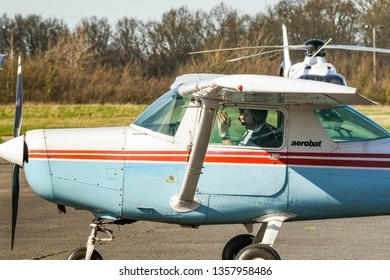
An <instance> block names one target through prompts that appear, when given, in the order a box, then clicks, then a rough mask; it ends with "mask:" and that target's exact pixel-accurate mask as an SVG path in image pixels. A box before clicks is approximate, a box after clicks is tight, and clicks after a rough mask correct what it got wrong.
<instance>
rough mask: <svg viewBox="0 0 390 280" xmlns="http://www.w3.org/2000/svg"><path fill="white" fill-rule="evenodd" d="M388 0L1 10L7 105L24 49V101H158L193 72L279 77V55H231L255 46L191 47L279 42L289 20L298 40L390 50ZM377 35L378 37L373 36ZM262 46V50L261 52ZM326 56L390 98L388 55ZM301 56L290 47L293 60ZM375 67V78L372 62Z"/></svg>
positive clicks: (380, 97)
mask: <svg viewBox="0 0 390 280" xmlns="http://www.w3.org/2000/svg"><path fill="white" fill-rule="evenodd" d="M389 14H390V0H340V1H332V0H292V1H280V2H279V3H278V4H277V5H275V6H273V7H270V8H269V9H268V10H267V11H266V12H261V13H257V14H256V15H254V16H249V15H247V14H239V13H238V12H237V11H236V10H234V9H232V8H229V7H228V6H226V5H225V4H223V3H221V4H219V5H217V6H215V7H214V8H213V9H211V10H210V11H203V10H197V11H191V10H189V9H188V8H186V7H181V8H178V9H172V10H170V11H168V12H166V13H164V14H163V15H162V17H161V19H160V20H154V21H141V20H138V19H136V18H129V17H123V18H120V19H118V20H117V21H116V23H115V24H114V25H110V24H109V22H108V19H107V18H104V17H100V18H98V17H96V16H92V17H89V18H82V19H81V20H80V22H79V23H78V24H77V25H76V26H75V27H74V28H73V29H70V28H69V27H68V26H67V25H66V23H64V22H63V21H62V20H59V19H56V18H43V17H42V16H39V15H34V14H32V15H28V16H22V15H16V16H15V17H13V18H9V17H8V16H7V14H3V15H2V17H1V18H0V27H1V29H0V53H3V54H6V55H7V57H6V63H5V65H4V69H3V70H2V71H0V103H10V102H13V101H14V91H15V79H16V67H17V66H16V64H17V62H16V60H17V59H16V57H17V56H18V55H21V56H22V59H23V87H24V93H25V99H26V100H28V101H32V102H55V103H150V102H151V101H152V100H154V99H155V98H157V97H158V96H160V95H161V94H162V93H163V92H164V91H165V90H166V89H168V88H169V85H170V84H171V83H172V82H173V80H174V78H175V76H177V75H181V74H186V73H194V72H197V73H205V72H206V73H225V74H230V73H258V74H267V75H278V73H279V66H280V63H281V60H282V56H281V54H274V55H265V56H261V57H258V58H253V59H248V60H243V61H239V62H235V63H227V62H226V60H227V59H229V58H232V57H237V56H240V55H247V54H250V53H253V52H254V51H253V50H252V51H235V52H217V53H212V54H207V55H189V54H188V53H189V52H192V51H198V50H204V49H217V48H230V47H245V46H258V45H263V46H272V45H281V43H282V36H281V25H282V23H284V24H286V26H287V30H288V37H289V43H290V44H302V43H303V42H304V41H306V40H307V39H310V38H319V39H323V40H327V39H329V38H332V44H346V45H348V44H352V45H366V46H373V44H374V42H375V45H376V47H381V48H389V46H390V34H389V33H390V28H389V27H390V26H389V25H390V22H389V20H388V15H389ZM374 34H375V36H373V35H374ZM258 51H262V49H259V50H256V51H255V52H258ZM327 58H328V60H329V61H330V62H333V63H334V64H335V65H336V68H337V69H338V71H339V72H340V73H341V74H343V75H344V76H345V77H346V79H347V83H348V85H351V86H355V87H357V88H358V89H359V90H360V91H361V92H362V93H363V94H364V95H365V96H367V97H369V98H372V99H374V100H376V101H379V102H381V103H390V79H389V77H388V73H389V70H390V66H389V64H390V63H389V62H390V56H389V55H381V54H376V60H375V61H374V60H373V54H372V53H355V52H351V51H328V52H327ZM302 59H303V53H302V52H294V53H293V54H292V60H293V62H299V61H301V60H302ZM374 64H375V65H376V68H375V69H376V71H375V78H376V82H375V83H374V80H373V79H374V77H373V72H374V69H373V66H374Z"/></svg>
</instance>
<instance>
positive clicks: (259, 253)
mask: <svg viewBox="0 0 390 280" xmlns="http://www.w3.org/2000/svg"><path fill="white" fill-rule="evenodd" d="M236 260H280V256H279V254H278V253H277V252H276V251H275V250H274V248H272V247H271V246H269V245H266V244H250V245H248V246H246V247H245V248H244V249H242V250H241V251H240V253H239V254H238V255H237V257H236Z"/></svg>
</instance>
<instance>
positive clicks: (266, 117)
mask: <svg viewBox="0 0 390 280" xmlns="http://www.w3.org/2000/svg"><path fill="white" fill-rule="evenodd" d="M283 134H284V114H283V112H281V111H278V110H268V109H246V108H237V107H235V108H229V107H225V108H221V109H220V110H218V112H217V114H216V119H215V122H214V127H213V130H212V132H211V137H210V144H222V145H235V146H251V147H260V148H280V147H281V146H282V144H283Z"/></svg>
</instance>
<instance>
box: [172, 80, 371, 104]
mask: <svg viewBox="0 0 390 280" xmlns="http://www.w3.org/2000/svg"><path fill="white" fill-rule="evenodd" d="M179 93H180V94H182V95H185V94H193V95H195V96H196V95H198V96H203V97H205V98H212V99H218V100H221V101H226V102H230V101H231V102H234V103H249V104H338V103H339V104H347V105H373V104H376V103H375V102H373V101H371V100H369V99H368V98H366V97H364V96H362V95H360V94H359V92H358V91H357V90H356V88H353V87H347V86H342V85H337V84H332V83H325V82H319V81H312V80H302V79H291V78H284V77H278V76H265V75H225V76H219V77H215V78H214V79H212V80H207V79H205V80H202V81H198V82H191V83H187V84H184V85H183V86H182V87H181V88H180V89H179Z"/></svg>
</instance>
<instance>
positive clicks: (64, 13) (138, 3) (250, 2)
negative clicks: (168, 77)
mask: <svg viewBox="0 0 390 280" xmlns="http://www.w3.org/2000/svg"><path fill="white" fill-rule="evenodd" d="M2 2H3V3H2V4H1V5H0V16H1V15H3V14H4V13H6V14H7V16H8V17H11V18H12V17H14V16H15V15H16V14H21V15H23V16H25V15H29V14H37V15H40V16H42V17H43V18H49V17H54V18H57V19H62V20H63V21H64V22H65V23H66V24H67V25H68V26H69V27H70V28H73V27H74V26H75V25H76V24H77V23H78V22H79V21H80V20H81V18H83V17H91V16H97V17H106V18H107V19H108V21H109V22H110V23H111V24H113V23H115V22H116V21H117V20H118V19H120V18H123V17H124V16H126V17H130V18H137V19H139V20H142V21H148V20H160V19H161V16H162V14H163V13H164V12H167V11H169V10H170V9H172V8H179V7H182V6H186V7H187V8H188V9H189V10H190V11H196V10H203V11H209V10H210V9H211V8H213V7H215V6H217V5H218V4H219V3H221V2H223V3H225V4H226V5H227V6H228V7H230V8H233V9H235V10H237V11H238V12H239V13H240V14H249V15H255V14H256V13H259V12H265V11H266V10H267V8H268V7H269V6H274V5H275V4H276V3H278V2H279V0H111V1H107V0H4V1H2Z"/></svg>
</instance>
